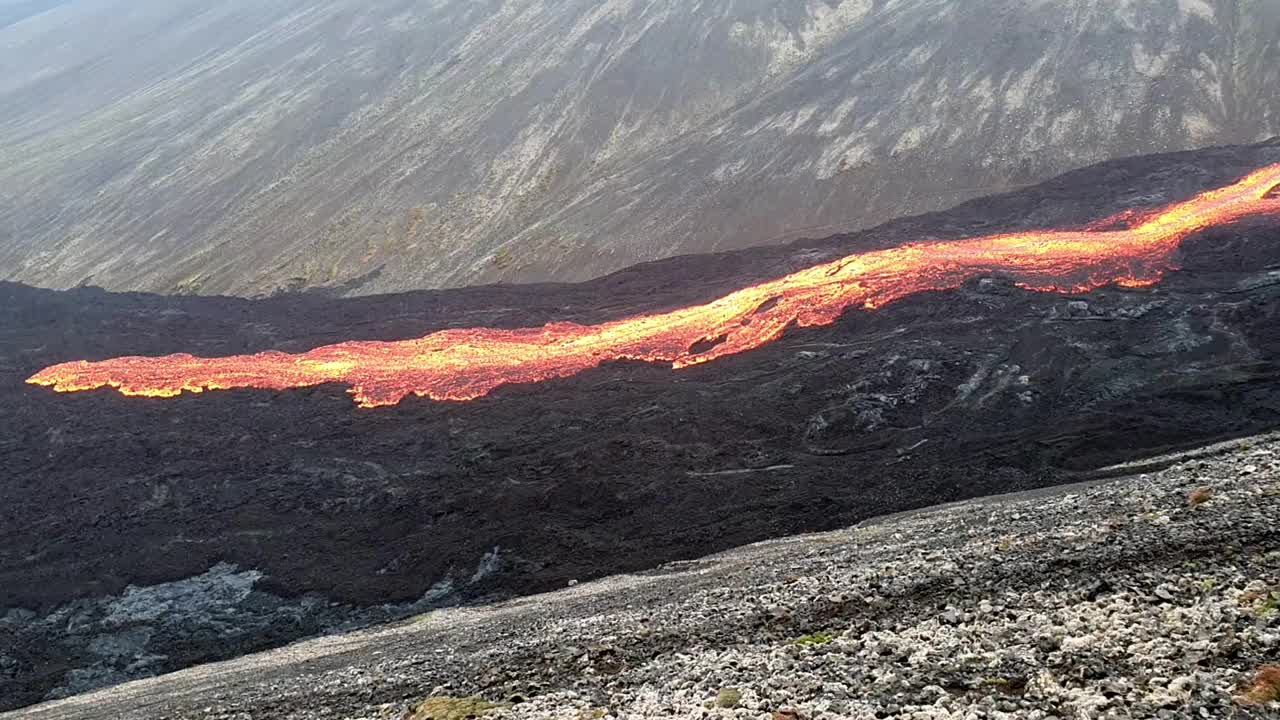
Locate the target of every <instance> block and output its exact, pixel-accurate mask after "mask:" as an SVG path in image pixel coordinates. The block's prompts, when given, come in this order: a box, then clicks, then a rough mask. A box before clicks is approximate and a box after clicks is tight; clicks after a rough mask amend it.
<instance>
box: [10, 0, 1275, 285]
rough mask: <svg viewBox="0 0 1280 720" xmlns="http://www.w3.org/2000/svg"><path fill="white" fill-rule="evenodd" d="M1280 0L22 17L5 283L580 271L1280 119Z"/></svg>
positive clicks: (746, 241) (388, 7)
mask: <svg viewBox="0 0 1280 720" xmlns="http://www.w3.org/2000/svg"><path fill="white" fill-rule="evenodd" d="M1276 87H1280V3H1276V2H1270V1H1262V0H1069V1H1067V2H1063V1H1060V0H1055V1H1054V2H1048V1H1043V0H1040V1H1029V0H965V1H964V2H960V1H959V0H843V1H841V0H825V1H821V2H820V1H817V0H808V1H807V2H799V1H778V0H775V1H773V2H768V1H766V0H707V1H698V0H606V1H603V2H602V1H601V0H562V1H558V2H557V1H553V0H467V1H465V2H463V1H459V0H430V1H428V0H386V1H384V2H379V3H372V4H371V3H367V2H360V1H358V0H252V1H249V0H231V1H229V2H220V3H207V2H203V1H202V0H127V1H126V0H73V1H71V2H47V1H46V2H34V3H33V2H15V1H14V0H8V1H6V2H0V279H10V280H18V281H22V282H28V283H34V284H40V285H46V286H53V287H68V286H72V285H76V284H79V283H86V282H87V283H91V284H96V285H101V286H104V287H107V288H110V289H120V290H124V289H143V290H153V291H163V292H197V293H233V294H245V295H251V294H256V293H261V292H270V291H272V290H275V289H278V288H281V287H298V286H325V285H329V286H341V287H342V288H343V289H344V290H345V291H346V292H358V293H365V292H378V291H390V290H402V289H409V288H427V287H442V286H456V285H465V284H472V283H481V282H491V281H532V280H546V279H553V280H579V279H584V278H587V277H591V276H596V275H600V274H604V273H607V272H609V271H612V270H616V269H618V268H621V267H624V266H626V265H629V264H632V263H635V262H637V261H644V260H650V259H655V258H660V257H665V256H669V255H672V254H678V253H687V252H703V251H710V250H724V249H730V248H738V247H744V246H748V245H754V244H760V243H765V242H769V241H777V240H782V239H793V238H794V237H796V236H799V235H811V236H823V235H827V234H830V233H831V232H835V231H838V230H845V229H854V228H857V227H863V226H868V225H871V224H874V223H877V222H879V221H882V220H884V219H886V218H889V217H892V216H897V215H903V214H909V213H916V212H921V211H927V210H934V209H939V208H942V207H945V206H950V205H953V204H955V203H957V202H959V201H962V200H965V199H968V198H970V197H975V196H981V195H987V194H990V193H992V192H997V191H1000V190H1003V189H1007V188H1010V187H1015V186H1020V185H1023V184H1027V183H1030V182H1033V181H1037V180H1041V179H1043V178H1046V177H1049V176H1052V175H1055V174H1057V173H1059V172H1061V171H1063V170H1064V169H1068V168H1073V167H1077V166H1081V165H1085V164H1088V163H1092V162H1094V161H1098V160H1101V159H1105V158H1108V157H1115V156H1121V155H1131V154H1140V153H1149V152H1157V151H1163V150H1172V149H1182V148H1189V147H1199V146H1205V145H1212V144H1220V143H1234V142H1248V141H1253V140H1256V139H1259V138H1262V137H1266V136H1270V135H1273V134H1275V133H1277V132H1278V131H1280V130H1278V129H1280V96H1277V95H1276V93H1275V92H1274V88H1276Z"/></svg>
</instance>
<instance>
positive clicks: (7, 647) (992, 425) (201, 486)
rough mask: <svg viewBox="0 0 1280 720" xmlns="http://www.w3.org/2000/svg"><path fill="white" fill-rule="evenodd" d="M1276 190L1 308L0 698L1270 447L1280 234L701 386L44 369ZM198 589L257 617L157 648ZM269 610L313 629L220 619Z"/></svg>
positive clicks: (671, 281)
mask: <svg viewBox="0 0 1280 720" xmlns="http://www.w3.org/2000/svg"><path fill="white" fill-rule="evenodd" d="M1276 163H1280V144H1277V143H1270V144H1263V145H1258V146H1250V147H1232V148H1221V149H1215V150H1206V151H1198V152H1194V153H1183V154H1174V155H1163V156H1151V157H1144V158H1134V159H1129V160H1124V161H1117V162H1113V163H1108V164H1104V165H1099V166H1095V167H1091V168H1087V169H1084V170H1080V171H1077V172H1074V173H1071V174H1068V175H1064V176H1062V177H1060V178H1058V179H1056V180H1053V181H1051V182H1048V183H1045V184H1043V185H1040V186H1037V187H1034V188H1031V189H1028V190H1025V191H1019V192H1017V193H1014V194H1010V195H1003V196H998V197H992V198H986V199H982V200H977V201H973V202H970V203H966V204H964V205H961V206H959V207H957V208H955V209H953V210H951V211H948V212H944V213H937V214H933V215H927V216H921V217H917V218H910V219H905V220H901V221H896V222H893V223H890V224H888V225H885V226H882V227H880V228H876V229H874V230H871V231H867V232H863V233H858V234H855V235H842V236H835V237H831V238H827V239H824V240H810V241H800V242H797V243H794V244H792V245H789V246H786V247H770V248H759V249H755V250H747V251H740V252H734V253H728V254H721V255H703V256H689V257H682V258H675V259H671V260H667V261H662V262H658V263H652V264H648V265H642V266H637V267H634V268H631V269H629V270H626V271H623V272H621V273H618V274H615V275H612V276H609V277H606V278H602V279H600V280H597V281H593V282H590V283H585V284H579V285H540V286H492V287H478V288H468V289H464V290H457V291H443V292H420V293H408V294H401V295H386V296H372V297H363V298H358V299H349V300H338V299H333V298H329V297H326V296H323V295H320V294H314V293H313V294H299V295H289V296H281V297H274V298H266V299H261V300H243V299H233V298H212V297H162V296H153V295H133V294H111V293H106V292H103V291H100V290H96V289H91V288H83V289H78V290H73V291H66V292H54V291H45V290H37V289H32V288H29V287H24V286H20V285H12V284H9V285H0V427H3V428H4V429H5V433H4V435H3V436H0V466H3V470H4V472H3V475H4V482H3V483H0V655H2V656H3V657H0V698H4V702H5V703H7V704H9V705H21V704H26V703H30V702H35V701H38V700H40V699H41V698H43V697H46V696H48V695H49V694H50V693H53V694H65V693H66V692H69V691H71V690H75V689H83V688H84V687H86V685H85V683H89V684H92V683H93V682H98V683H100V682H111V681H115V680H119V679H123V678H127V677H131V676H136V675H141V674H149V673H155V672H160V671H164V670H169V669H174V668H176V667H181V666H184V665H189V664H192V663H194V662H199V661H202V660H208V659H211V658H214V657H224V656H228V655H234V654H237V653H241V652H244V651H247V650H250V649H254V648H260V647H264V646H267V645H272V644H279V643H281V642H285V641H288V640H290V639H293V638H296V637H300V636H302V635H305V634H308V633H314V632H316V631H318V630H323V629H325V628H326V627H331V626H333V625H334V624H336V623H341V622H343V621H344V620H346V619H355V618H358V617H362V616H360V615H359V614H358V613H359V612H360V611H359V610H358V608H368V607H369V606H377V605H381V604H383V603H397V602H407V601H414V600H418V599H421V598H423V597H424V594H426V597H427V599H428V601H430V602H445V603H448V602H463V601H470V600H477V599H483V598H489V597H497V596H503V595H510V594H517V593H526V592H533V591H539V590H544V589H549V588H555V587H560V586H563V585H564V583H566V582H567V581H568V580H570V579H587V578H590V577H595V576H600V575H603V574H608V573H614V572H620V571H627V570H633V569H638V568H645V567H651V566H653V565H655V564H657V563H660V562H663V561H668V560H673V559H680V558H687V557H692V556H696V555H701V554H704V553H707V552H710V551H714V550H719V549H723V548H727V547H730V546H735V545H740V544H743V543H746V542H750V541H753V540H757V539H761V538H765V537H771V536H778V535H783V534H787V533H794V532H800V531H807V530H819V529H827V528H832V527H837V526H842V525H847V524H849V523H852V522H855V521H857V520H859V519H862V518H866V517H870V516H873V515H878V514H882V513H886V512H892V511H897V510H903V509H909V508H914V507H920V506H924V505H930V504H935V503H938V502H942V501H949V500H954V499H959V498H963V497H968V496H976V495H984V494H990V493H994V492H1006V491H1011V490H1019V489H1026V488H1031V487H1036V486H1046V485H1052V484H1057V483H1061V482H1066V481H1070V480H1074V479H1077V478H1078V477H1079V474H1080V473H1082V472H1087V471H1089V470H1090V469H1092V468H1096V467H1099V466H1102V465H1106V464H1110V463H1114V462H1119V461H1125V460H1131V459H1134V458H1139V457H1143V456H1147V455H1151V454H1155V453H1158V452H1163V451H1166V450H1169V449H1173V448H1181V447H1187V446H1194V445H1199V444H1202V443H1206V442H1209V441H1213V440H1217V439H1221V438H1224V437H1228V436H1237V435H1244V434H1252V433H1255V432H1258V431H1261V430H1265V429H1269V428H1272V427H1274V426H1275V425H1276V424H1277V423H1278V422H1280V373H1278V372H1277V357H1278V356H1280V225H1278V223H1277V222H1276V220H1275V219H1274V218H1273V217H1265V216H1263V217H1258V216H1250V217H1242V218H1241V219H1239V220H1238V221H1235V222H1228V223H1224V224H1215V225H1214V226H1212V227H1208V228H1206V229H1203V230H1199V231H1196V232H1193V233H1191V234H1190V235H1188V236H1186V237H1184V238H1181V239H1180V240H1179V242H1178V244H1177V247H1176V248H1174V249H1172V250H1170V251H1169V252H1170V255H1169V258H1168V260H1169V264H1168V268H1177V269H1171V270H1168V271H1167V272H1163V274H1162V275H1161V276H1160V277H1159V281H1158V282H1156V283H1154V284H1150V285H1145V286H1142V287H1130V286H1126V284H1119V285H1116V284H1111V285H1103V286H1100V287H1096V288H1093V289H1091V290H1089V291H1087V292H1081V293H1077V294H1062V293H1056V292H1040V291H1037V290H1033V289H1027V288H1024V287H1020V286H1019V282H1024V281H1023V280H1020V279H1019V278H1017V277H1015V276H1011V275H1007V274H1004V273H1001V272H996V271H991V272H987V271H980V272H976V273H972V274H970V275H969V276H967V277H965V278H963V279H961V280H959V281H958V282H956V283H954V286H950V285H949V286H948V287H946V288H944V289H936V290H928V289H926V290H925V291H922V292H916V293H911V294H908V295H907V296H905V297H901V298H900V299H897V300H896V301H894V302H885V303H883V304H879V305H878V306H877V307H875V308H874V309H866V308H865V307H861V306H859V305H857V304H855V305H854V306H853V307H851V308H850V309H848V310H847V311H845V312H843V313H837V314H836V315H835V316H833V317H831V318H830V322H828V323H826V324H820V323H819V324H810V325H809V326H808V327H801V325H805V324H806V323H793V324H788V325H785V326H784V327H783V328H781V330H782V332H781V335H780V336H779V337H777V338H776V339H774V340H772V341H771V342H766V343H763V344H760V345H759V346H758V347H754V349H746V350H745V351H743V352H737V353H732V354H725V355H723V356H722V357H719V358H718V359H716V361H715V362H708V363H694V364H691V365H689V366H687V367H684V368H682V369H680V370H678V371H673V370H672V369H671V364H672V363H671V362H670V361H668V362H665V363H650V362H644V361H640V360H620V361H606V362H604V363H602V364H600V365H599V366H596V367H588V368H584V369H582V370H581V371H580V372H578V373H576V374H574V375H572V376H569V377H555V378H549V379H546V380H543V381H541V382H536V383H525V384H516V385H503V386H498V387H494V388H493V389H491V391H490V392H488V394H486V395H483V396H481V397H476V398H475V399H472V400H470V401H469V402H440V401H436V400H432V399H430V398H420V397H416V396H414V395H412V394H410V395H409V396H408V397H405V398H404V399H403V401H401V402H400V403H398V404H396V405H389V406H386V407H379V408H376V409H374V410H367V409H360V408H357V407H355V406H354V405H353V403H352V401H351V400H352V398H351V396H350V395H348V392H347V390H348V388H347V387H346V386H345V385H344V384H342V383H340V382H333V383H326V384H320V385H314V386H310V387H305V388H300V389H284V390H270V389H233V390H225V391H220V392H205V393H200V394H198V395H193V394H190V393H185V394H182V395H180V396H178V397H172V398H164V399H161V398H146V397H124V396H122V395H121V394H119V393H117V392H115V391H114V390H112V389H110V388H103V389H99V390H92V391H84V392H74V393H55V392H52V391H51V390H50V389H49V388H46V387H39V386H36V385H32V384H28V383H26V382H25V381H26V380H27V378H30V377H32V376H33V375H35V374H37V373H39V372H40V371H42V370H44V369H45V368H50V367H53V366H57V365H59V364H61V363H67V362H75V361H89V362H96V361H102V360H109V359H112V358H118V357H126V356H150V357H158V356H166V355H171V354H175V353H188V354H190V355H192V356H196V357H227V356H244V355H253V354H254V353H260V352H268V351H271V352H278V353H289V354H302V353H307V352H309V351H312V350H314V349H316V348H320V347H324V346H330V345H335V344H339V343H343V342H360V341H375V342H393V341H401V340H411V339H413V338H421V337H425V336H429V335H431V334H432V333H438V332H441V331H449V330H451V329H452V330H460V329H467V328H492V329H498V330H504V329H505V330H518V329H520V328H538V327H542V326H544V325H547V324H548V323H572V324H574V325H577V326H582V327H589V326H600V325H602V324H608V323H613V322H617V321H620V320H624V319H626V318H634V317H637V316H659V315H663V314H665V313H671V312H673V311H677V310H679V309H680V308H687V307H693V306H701V305H705V304H707V303H713V302H715V301H716V300H717V299H718V298H723V297H726V296H728V295H730V294H732V293H734V292H735V291H740V290H742V289H743V288H749V287H753V286H759V285H760V284H761V283H767V282H770V281H774V280H776V279H778V278H782V277H787V276H790V275H792V274H794V273H800V272H804V271H806V270H807V269H809V268H814V267H818V266H821V265H823V264H829V263H835V262H837V261H839V260H840V259H841V258H846V257H848V256H850V255H854V254H856V253H867V252H876V251H883V250H885V249H887V248H895V247H899V246H902V245H904V244H906V243H936V242H945V241H950V240H963V239H965V238H973V237H990V236H1008V235H1017V234H1019V233H1026V232H1031V231H1038V230H1043V229H1045V228H1082V227H1089V226H1091V225H1092V226H1095V227H1097V225H1096V224H1097V223H1099V222H1100V221H1103V220H1106V219H1108V218H1121V219H1119V220H1116V221H1115V222H1117V223H1121V224H1122V225H1121V226H1123V223H1126V222H1129V223H1132V222H1134V220H1133V219H1134V218H1143V217H1149V214H1150V212H1151V211H1153V210H1157V209H1159V208H1166V207H1169V206H1170V205H1173V204H1176V203H1181V202H1184V201H1187V200H1189V199H1191V198H1194V197H1195V196H1197V195H1198V194H1200V193H1204V192H1206V191H1209V190H1212V189H1214V188H1221V187H1224V186H1227V185H1229V184H1231V183H1234V182H1236V181H1238V180H1239V179H1240V178H1243V177H1245V176H1247V175H1248V174H1249V173H1251V172H1254V171H1256V170H1258V169H1259V168H1265V167H1268V166H1271V165H1274V164H1276ZM1122 214H1124V215H1123V217H1121V216H1122ZM1136 222H1138V223H1139V224H1140V223H1141V220H1137V221H1136ZM1129 226H1130V227H1132V224H1130V225H1129ZM1103 229H1104V230H1105V229H1112V228H1111V227H1110V226H1108V227H1105V228H1103ZM1162 267H1163V266H1162ZM1148 269H1149V268H1148ZM1117 279H1120V278H1119V277H1118V278H1117ZM1024 284H1025V282H1024ZM1128 284H1132V283H1128ZM761 299H762V300H767V299H768V298H761ZM872 304H876V303H872ZM715 339H716V338H710V340H715ZM707 346H708V347H714V344H710V343H708V344H707ZM687 349H688V348H683V349H682V350H687ZM211 568H215V569H218V570H217V571H216V572H215V573H214V576H216V577H232V578H236V579H235V582H236V583H241V584H240V585H237V586H236V587H242V589H245V592H244V594H243V595H235V596H234V597H233V598H232V600H231V601H229V602H231V604H232V605H235V607H236V608H238V610H237V612H239V613H241V614H234V613H233V614H232V615H230V616H228V617H230V618H231V619H227V618H215V619H214V620H216V622H212V623H209V624H205V625H201V624H199V623H197V622H195V621H194V620H193V621H192V622H190V623H187V624H186V625H183V624H182V623H181V622H177V620H180V619H181V617H180V616H181V612H180V611H176V610H173V609H172V608H174V607H179V606H181V603H179V604H170V605H166V606H165V607H167V608H171V609H169V610H166V611H165V613H163V615H164V618H168V619H173V620H175V622H174V623H171V624H169V625H163V627H162V622H163V619H157V617H156V614H153V613H150V612H148V611H146V606H145V603H143V602H142V601H141V600H140V598H142V597H144V596H147V597H149V596H148V595H146V593H144V592H142V591H141V590H138V588H143V587H145V586H157V585H159V584H165V583H174V582H175V581H185V580H186V579H190V578H196V577H209V576H208V575H206V574H207V573H209V572H210V570H211ZM219 568H220V569H219ZM227 568H237V569H238V570H234V571H233V570H229V569H227ZM237 573H239V574H237ZM201 582H204V581H201ZM245 583H247V585H245ZM129 586H134V589H133V590H130V589H128V588H129ZM197 586H198V587H205V585H201V584H200V583H196V584H195V585H181V586H172V585H168V586H166V587H170V588H172V587H180V588H183V590H182V592H187V594H188V595H190V594H191V593H194V592H196V591H194V590H191V588H192V587H197ZM249 587H251V588H252V592H250V591H249V590H248V589H247V588H249ZM104 598H114V599H113V600H111V601H110V602H109V603H107V601H105V600H103V599H104ZM270 598H275V600H271V602H277V601H279V602H283V603H287V602H293V603H294V605H290V606H289V607H291V608H294V609H293V610H291V611H290V612H293V613H294V616H293V617H294V620H292V621H290V622H272V623H265V624H263V625H262V626H261V627H260V628H259V626H257V625H250V624H244V623H243V622H242V621H241V620H238V619H236V618H240V617H243V616H244V614H245V613H250V612H251V611H254V608H260V607H262V606H263V604H264V603H267V602H268V600H269V599H270ZM104 603H105V604H104ZM330 603H337V604H336V605H331V604H330ZM273 607H274V606H273ZM122 608H124V609H122ZM317 608H325V610H324V611H323V613H322V612H321V610H318V609H317ZM126 610H127V612H126ZM6 613H7V614H6ZM59 613H61V614H59ZM68 613H70V614H71V615H72V616H74V617H76V618H80V620H77V621H76V622H67V621H66V620H67V617H68V615H67V614H68ZM175 613H176V614H175ZM6 618H7V619H6ZM58 619H61V620H60V621H57V622H55V620H58ZM237 623H240V624H237ZM184 628H187V629H184ZM191 628H202V629H198V630H197V629H191ZM211 628H215V629H211ZM233 630H234V631H236V632H238V633H239V634H235V635H234V638H233V639H230V640H229V639H228V637H230V636H229V635H228V634H227V633H231V632H232V631H233ZM86 669H92V672H89V671H88V670H86ZM85 678H89V680H86V679H85ZM94 678H97V680H94ZM77 683H79V684H77ZM69 689H70V690H69Z"/></svg>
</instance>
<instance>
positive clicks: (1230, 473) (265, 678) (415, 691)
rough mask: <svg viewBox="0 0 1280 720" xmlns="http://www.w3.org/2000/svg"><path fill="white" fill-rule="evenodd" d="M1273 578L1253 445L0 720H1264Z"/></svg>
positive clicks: (1261, 477)
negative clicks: (1259, 695)
mask: <svg viewBox="0 0 1280 720" xmlns="http://www.w3.org/2000/svg"><path fill="white" fill-rule="evenodd" d="M1104 476H1106V477H1107V478H1110V479H1104ZM1193 496H1194V500H1195V501H1196V502H1193V501H1192V500H1191V499H1190V498H1192V497H1193ZM1278 560H1280V436H1276V435H1273V436H1267V437H1258V438H1251V439H1247V440H1242V441H1233V442H1229V443H1224V444H1221V445H1218V446H1213V447H1209V448H1205V449H1203V450H1200V451H1196V452H1192V453H1187V454H1184V455H1181V456H1176V457H1168V458H1162V459H1159V460H1156V461H1153V462H1151V463H1146V464H1144V465H1141V466H1133V467H1129V468H1121V469H1111V470H1109V471H1107V472H1106V473H1103V474H1100V475H1099V478H1098V480H1096V481H1094V482H1090V483H1085V484H1081V485H1075V486H1070V487H1065V488H1056V489H1051V490H1043V491H1037V492H1034V493H1030V494H1022V495H1017V496H1002V497H996V498H988V499H984V500H977V501H970V502H964V503H958V504H954V505H949V506H943V507H939V508H935V509H930V510H926V511H922V512H918V513H910V514H904V515H900V516H894V517H889V518H883V519H880V520H876V521H870V522H867V523H863V524H861V525H858V526H855V527H852V528H849V529H846V530H841V531H836V532H831V533H823V534H816V535H806V536H799V537H792V538H787V539H782V540H776V541H770V542H765V543H760V544H756V545H751V546H747V547H744V548H740V549H737V550H733V551H730V552H728V553H724V554H722V555H718V556H714V557H710V558H706V559H703V560H698V561H692V562H684V563H674V564H670V565H667V566H664V567H662V568H659V569H657V570H654V571H652V572H648V573H641V574H634V575H622V576H616V577H613V578H608V579H605V580H601V581H598V582H591V583H584V584H581V585H576V586H574V587H571V588H568V589H566V590H563V591H560V592H556V593H551V594H547V595H541V596H535V597H529V598H525V599H521V600H515V601H511V602H506V603H502V604H498V605H494V606H489V607H481V608H462V609H449V610H441V611H436V612H434V613H431V614H428V615H425V616H422V617H419V618H416V619H415V620H413V621H410V622H406V623H402V624H399V625H395V626H389V627H385V628H381V629H376V630H370V631H364V632H358V633H352V634H349V635H343V636H331V637H326V638H321V639H318V640H313V641H308V642H304V643H299V644H296V645H292V646H289V647H286V648H283V649H281V650H277V651H273V652H268V653H263V654H260V655H254V656H249V657H245V658H241V659H238V660H234V661H230V662H226V663H220V664H216V665H208V666H203V667H197V668H193V669H191V670H187V671H183V672H179V673H174V674H172V675H167V676H164V677H160V678H155V679H151V680H144V681H139V682H135V683H131V684H128V685H123V686H119V687H116V688H111V689H108V690H104V691H101V692H97V693H94V694H91V695H86V696H80V697H76V698H71V699H68V700H64V701H59V702H56V703H51V704H47V705H44V706H40V707H36V708H31V709H28V710H26V711H22V712H18V713H12V714H8V715H3V716H0V717H4V718H6V719H9V718H13V719H16V718H31V719H33V720H34V719H38V718H59V719H60V720H62V719H68V720H69V719H73V718H106V717H112V718H115V717H125V718H227V719H230V718H236V719H237V720H239V719H243V718H315V717H343V718H399V719H405V718H414V720H426V719H429V718H444V717H450V715H448V714H447V712H446V711H450V710H457V709H458V708H460V707H461V708H464V709H465V708H470V709H472V710H475V709H476V708H483V707H484V706H485V705H486V704H488V703H493V704H494V705H495V706H494V707H493V708H491V709H489V710H487V711H485V712H484V713H483V715H484V716H485V717H486V718H494V719H495V720H497V719H499V718H553V717H554V718H577V717H583V718H590V717H595V718H601V717H609V716H614V717H724V718H728V717H737V718H774V719H776V720H790V718H793V717H800V718H815V719H816V718H842V717H850V718H876V717H907V718H921V719H923V718H1042V719H1048V718H1054V717H1057V718H1103V717H1141V718H1149V717H1158V718H1180V717H1202V718H1226V717H1242V718H1246V717H1248V718H1252V717H1258V718H1261V717H1280V703H1277V702H1272V703H1270V704H1256V703H1255V704H1250V703H1247V702H1245V701H1244V700H1243V699H1242V698H1243V695H1244V694H1245V693H1247V691H1248V686H1249V685H1250V683H1251V681H1252V679H1253V678H1254V673H1255V672H1256V671H1257V670H1258V669H1259V668H1260V667H1263V666H1265V665H1266V663H1268V662H1272V663H1274V662H1276V660H1277V658H1280V612H1277V610H1276V605H1277V604H1278V603H1280V563H1278V562H1277V561H1278ZM472 696H475V697H479V698H482V699H483V701H484V702H483V703H470V704H461V703H457V702H454V701H452V700H446V699H445V698H464V697H472ZM735 696H736V697H735ZM428 697H434V698H436V699H435V700H434V701H432V702H430V703H428V704H423V701H424V699H426V698H428ZM735 700H736V703H735ZM722 705H736V706H735V707H721V706H722ZM464 715H465V713H459V714H458V715H457V717H462V716H464Z"/></svg>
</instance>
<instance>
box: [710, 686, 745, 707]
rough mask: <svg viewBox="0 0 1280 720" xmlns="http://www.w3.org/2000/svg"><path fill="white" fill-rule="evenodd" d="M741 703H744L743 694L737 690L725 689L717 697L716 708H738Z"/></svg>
mask: <svg viewBox="0 0 1280 720" xmlns="http://www.w3.org/2000/svg"><path fill="white" fill-rule="evenodd" d="M740 702H742V693H741V692H739V691H738V689H737V688H731V687H728V688H723V689H722V690H721V691H720V693H719V694H718V695H716V707H721V708H736V707H738V703H740Z"/></svg>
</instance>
